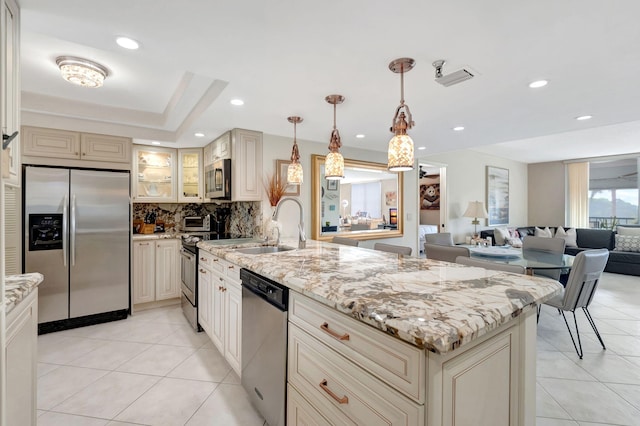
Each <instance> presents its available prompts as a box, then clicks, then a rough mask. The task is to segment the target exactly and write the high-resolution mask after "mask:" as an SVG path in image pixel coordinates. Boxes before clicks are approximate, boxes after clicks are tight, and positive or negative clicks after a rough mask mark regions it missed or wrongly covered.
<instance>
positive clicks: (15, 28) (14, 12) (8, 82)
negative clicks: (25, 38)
mask: <svg viewBox="0 0 640 426" xmlns="http://www.w3.org/2000/svg"><path fill="white" fill-rule="evenodd" d="M19 14H20V10H19V8H18V5H17V3H16V2H15V1H14V0H3V1H2V9H0V99H2V101H1V102H0V127H1V129H2V135H3V136H4V135H8V136H10V135H12V134H13V133H15V132H16V131H18V130H19V128H20V124H19V118H20V114H19V109H20V105H19V100H20V81H19V77H18V76H19V64H20V60H19V59H20V37H19V35H20V28H19V27H20V24H19V22H20V16H19ZM20 137H21V135H19V136H17V137H15V138H14V139H13V141H11V143H10V144H9V145H8V146H7V147H6V149H2V150H1V157H2V180H3V182H4V183H6V184H9V185H13V186H19V185H20ZM3 142H4V137H3Z"/></svg>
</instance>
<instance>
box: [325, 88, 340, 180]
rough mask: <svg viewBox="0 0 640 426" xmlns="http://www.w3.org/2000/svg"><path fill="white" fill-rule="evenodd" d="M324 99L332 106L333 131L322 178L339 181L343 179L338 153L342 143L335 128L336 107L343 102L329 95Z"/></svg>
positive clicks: (335, 96) (338, 97)
mask: <svg viewBox="0 0 640 426" xmlns="http://www.w3.org/2000/svg"><path fill="white" fill-rule="evenodd" d="M324 99H325V100H326V101H327V102H329V103H330V104H332V105H333V130H332V131H331V140H330V141H329V154H327V156H326V157H325V160H324V177H325V179H327V180H339V179H343V178H344V158H343V157H342V154H341V153H340V147H341V146H342V142H341V141H340V133H339V132H338V129H337V128H336V105H337V104H341V103H342V102H344V96H342V95H329V96H327V97H326V98H324Z"/></svg>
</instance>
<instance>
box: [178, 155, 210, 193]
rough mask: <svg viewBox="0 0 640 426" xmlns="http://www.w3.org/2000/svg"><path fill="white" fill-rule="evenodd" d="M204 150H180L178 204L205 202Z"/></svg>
mask: <svg viewBox="0 0 640 426" xmlns="http://www.w3.org/2000/svg"><path fill="white" fill-rule="evenodd" d="M202 164H203V163H202V149H201V148H188V149H179V150H178V202H179V203H201V202H203V201H204V184H203V176H204V169H203V165H202Z"/></svg>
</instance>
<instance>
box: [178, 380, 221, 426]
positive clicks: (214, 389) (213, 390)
mask: <svg viewBox="0 0 640 426" xmlns="http://www.w3.org/2000/svg"><path fill="white" fill-rule="evenodd" d="M221 384H222V382H220V383H216V387H215V388H213V389H212V390H211V392H209V395H207V397H206V398H205V399H203V400H202V402H201V403H200V405H198V408H196V409H195V411H194V412H193V413H192V414H191V415H190V416H189V418H188V419H187V421H186V422H184V425H186V424H187V423H189V422H190V421H191V419H192V418H193V416H195V415H196V413H197V412H198V411H200V409H201V408H202V406H203V405H204V404H205V403H206V402H207V401H208V400H209V398H211V397H212V396H213V394H214V393H216V391H217V390H218V389H219V388H220V385H221Z"/></svg>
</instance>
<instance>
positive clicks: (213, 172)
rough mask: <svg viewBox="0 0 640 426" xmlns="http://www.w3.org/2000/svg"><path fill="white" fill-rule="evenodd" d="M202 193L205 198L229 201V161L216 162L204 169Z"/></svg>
mask: <svg viewBox="0 0 640 426" xmlns="http://www.w3.org/2000/svg"><path fill="white" fill-rule="evenodd" d="M204 192H205V196H206V197H207V198H211V199H216V200H230V199H231V159H229V158H227V159H224V160H218V161H216V162H215V163H213V164H212V165H210V166H207V167H205V169H204Z"/></svg>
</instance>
